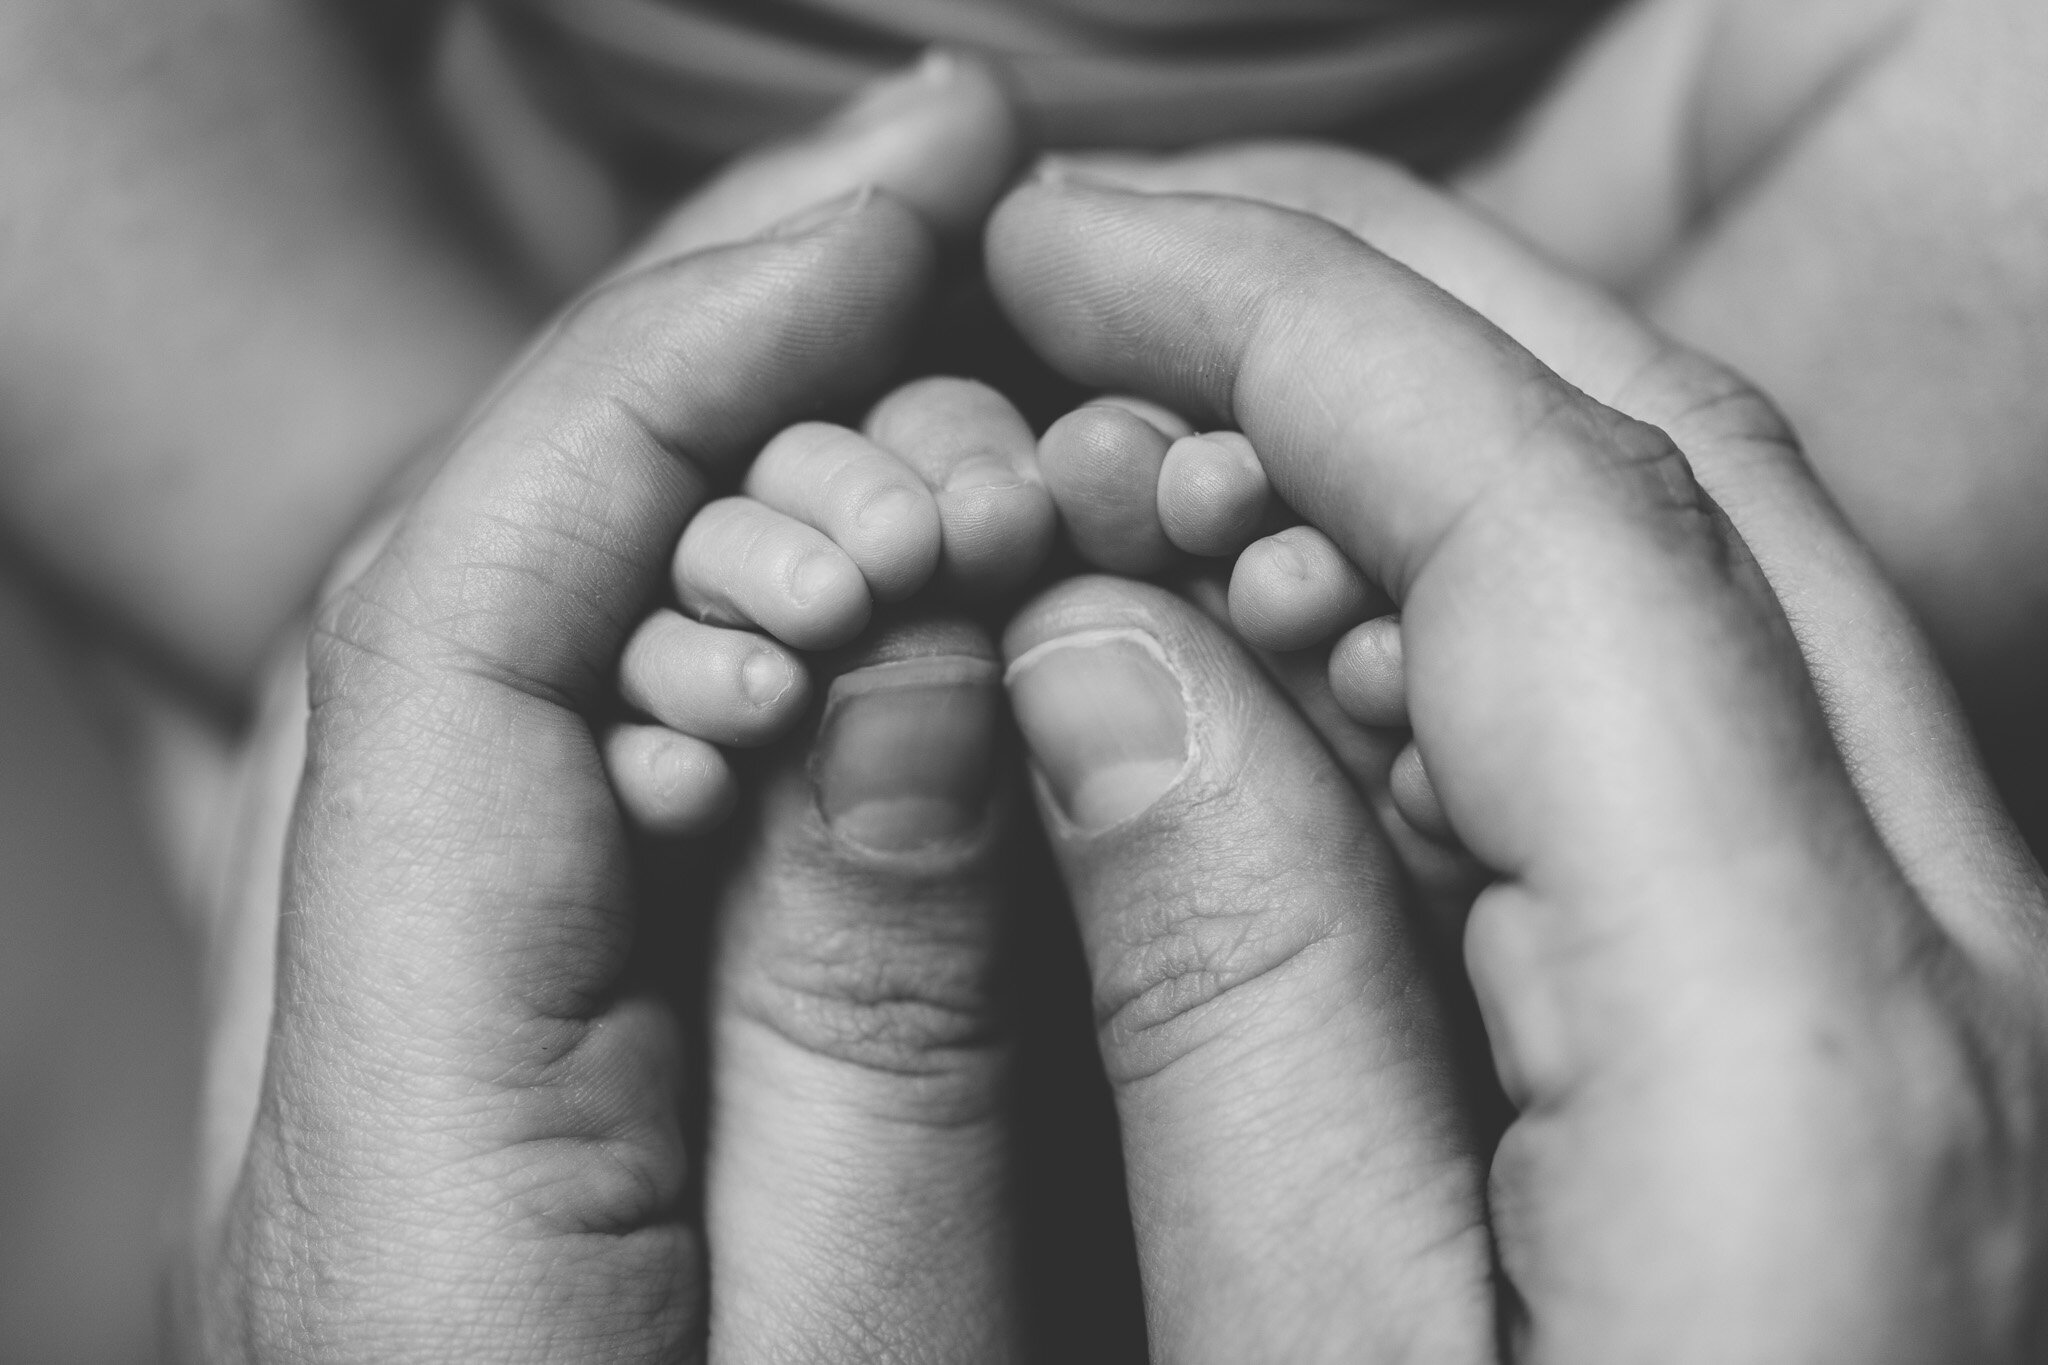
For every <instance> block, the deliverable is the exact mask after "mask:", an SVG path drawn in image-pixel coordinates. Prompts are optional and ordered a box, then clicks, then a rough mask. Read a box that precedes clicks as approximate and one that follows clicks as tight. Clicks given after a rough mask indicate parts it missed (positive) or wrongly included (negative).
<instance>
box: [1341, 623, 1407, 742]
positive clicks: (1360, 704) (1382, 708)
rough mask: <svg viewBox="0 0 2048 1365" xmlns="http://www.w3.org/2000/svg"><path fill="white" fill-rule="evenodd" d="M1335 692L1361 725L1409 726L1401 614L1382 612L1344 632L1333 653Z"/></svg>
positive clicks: (1343, 706) (1394, 727)
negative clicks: (1399, 615)
mask: <svg viewBox="0 0 2048 1365" xmlns="http://www.w3.org/2000/svg"><path fill="white" fill-rule="evenodd" d="M1330 691H1331V692H1332V693H1333V694H1334V695H1335V696H1336V698H1337V705H1338V707H1339V708H1340V709H1341V710H1342V711H1343V712H1344V714H1345V715H1347V716H1349V717H1351V719H1353V720H1355V721H1357V722H1358V723H1359V724H1360V725H1370V726H1375V727H1378V728H1381V729H1399V728H1404V727H1406V725H1407V724H1408V679H1407V674H1406V672H1405V670H1404V667H1403V658H1402V654H1401V618H1400V617H1398V616H1378V617H1374V618H1373V619H1372V620H1370V621H1367V622H1366V623H1365V624H1364V625H1361V626H1356V627H1354V628H1352V629H1351V630H1349V631H1347V632H1345V634H1344V637H1343V638H1342V639H1340V640H1338V641H1337V644H1336V647H1335V648H1334V649H1332V650H1331V651H1330Z"/></svg>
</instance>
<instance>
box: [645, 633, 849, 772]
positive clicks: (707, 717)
mask: <svg viewBox="0 0 2048 1365" xmlns="http://www.w3.org/2000/svg"><path fill="white" fill-rule="evenodd" d="M619 692H620V695H621V696H622V697H623V698H624V699H625V701H626V704H627V705H629V706H632V707H634V708H635V709H636V710H639V711H641V712H644V713H645V714H647V715H650V716H652V717H654V718H655V719H656V720H658V721H660V722H661V723H662V724H663V725H665V726H668V727H669V728H670V729H672V730H677V731H680V732H682V733H683V734H686V735H691V736H695V737H696V738H698V739H702V740H706V741H708V742H710V743H713V744H725V745H732V746H735V747H754V746H757V745H762V744H768V743H772V742H773V741H775V740H777V739H780V738H781V737H782V736H783V735H785V734H787V733H789V731H790V729H791V727H793V726H794V725H795V724H796V722H797V721H798V719H800V718H801V717H802V715H803V712H804V708H805V707H806V706H807V705H809V703H810V675H809V673H808V671H807V670H806V669H805V668H804V665H803V663H802V661H801V660H799V659H798V658H796V656H794V655H793V654H791V653H790V651H789V650H787V649H785V648H783V647H782V646H781V645H779V644H777V643H775V642H774V641H773V640H770V639H767V638H765V637H763V636H760V635H756V634H754V633H753V632H751V631H744V630H730V629H726V628H724V627H720V626H712V625H706V624H704V623H703V622H701V621H692V620H690V619H689V618H688V617H686V616H682V615H679V614H678V613H676V612H672V611H660V612H656V613H655V614H654V615H653V616H650V617H649V618H648V619H647V620H646V621H645V622H643V623H642V624H641V626H640V629H639V630H637V631H635V632H634V633H633V638H632V639H631V640H629V641H627V643H626V652H625V654H624V655H623V656H622V657H621V658H620V661H619Z"/></svg>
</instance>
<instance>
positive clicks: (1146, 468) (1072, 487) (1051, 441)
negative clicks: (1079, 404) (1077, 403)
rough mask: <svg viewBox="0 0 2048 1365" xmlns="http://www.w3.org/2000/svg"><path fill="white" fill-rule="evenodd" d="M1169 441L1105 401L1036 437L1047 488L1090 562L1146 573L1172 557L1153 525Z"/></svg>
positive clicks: (1155, 570) (1167, 543)
mask: <svg viewBox="0 0 2048 1365" xmlns="http://www.w3.org/2000/svg"><path fill="white" fill-rule="evenodd" d="M1169 445H1170V442H1169V441H1168V440H1167V438H1166V436H1165V434H1164V433H1163V432H1161V431H1160V430H1159V429H1158V428H1157V427H1155V426H1153V425H1152V424H1151V423H1150V422H1148V421H1146V420H1145V419H1144V418H1142V417H1139V416H1138V415H1136V414H1135V413H1133V412H1131V411H1130V410H1129V409H1128V408H1124V407H1121V406H1117V405H1114V404H1108V403H1094V404H1090V405H1089V406H1087V407H1084V408H1079V409H1076V410H1075V411H1073V412H1070V413H1068V414H1067V415H1066V416H1065V417H1062V418H1060V420H1059V421H1057V422H1055V423H1053V424H1052V426H1051V428H1050V429H1048V430H1047V431H1046V433H1045V436H1044V438H1043V439H1042V440H1040V441H1039V443H1038V460H1039V465H1040V467H1041V468H1042V469H1043V471H1044V475H1045V485H1046V488H1047V489H1048V490H1049V491H1050V492H1051V494H1052V499H1053V502H1054V504H1055V505H1056V506H1057V507H1058V508H1059V514H1060V521H1061V523H1062V524H1063V525H1065V527H1066V528H1067V537H1068V539H1069V540H1071V541H1072V542H1073V545H1074V549H1075V550H1076V551H1077V552H1078V553H1079V554H1080V556H1081V557H1082V558H1083V559H1084V560H1086V561H1087V562H1088V563H1089V564H1091V565H1094V566H1095V567H1097V568H1101V569H1106V570H1108V571H1110V572H1112V573H1120V574H1131V575H1144V574H1156V573H1159V572H1161V571H1163V570H1165V569H1166V568H1168V567H1170V566H1171V565H1172V564H1173V563H1174V562H1175V560H1176V559H1177V558H1178V552H1177V551H1176V549H1175V547H1174V544H1173V542H1172V541H1170V540H1169V539H1167V536H1166V531H1165V529H1164V528H1163V527H1162V526H1161V525H1160V524H1159V471H1160V468H1161V466H1162V465H1163V464H1164V463H1165V460H1166V452H1167V450H1168V448H1169Z"/></svg>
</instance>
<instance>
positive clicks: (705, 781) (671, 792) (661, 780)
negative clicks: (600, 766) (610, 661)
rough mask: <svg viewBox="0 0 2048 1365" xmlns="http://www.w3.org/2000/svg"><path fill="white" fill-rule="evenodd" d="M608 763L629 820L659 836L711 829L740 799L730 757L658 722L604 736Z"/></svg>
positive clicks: (673, 835) (648, 832) (691, 833)
mask: <svg viewBox="0 0 2048 1365" xmlns="http://www.w3.org/2000/svg"><path fill="white" fill-rule="evenodd" d="M604 765H605V771H606V772H607V773H608V774H610V776H611V780H612V791H613V792H614V793H616V794H617V796H618V798H619V805H620V806H621V807H622V808H623V809H624V810H625V812H626V815H627V816H628V818H630V819H631V820H632V821H633V824H634V826H635V827H636V828H638V829H640V830H641V831H642V832H643V833H647V834H651V835H655V836H657V837H661V838H680V837H684V836H687V835H694V834H704V833H707V832H708V831H710V830H712V829H715V828H716V827H717V826H718V825H720V824H722V823H723V822H724V820H725V818H726V817H727V816H728V815H730V814H731V813H732V810H733V807H734V806H735V805H736V804H737V803H738V801H739V784H738V783H737V782H736V781H735V780H734V778H733V773H732V768H731V766H730V765H729V764H727V763H726V761H725V755H723V754H721V753H719V752H718V750H717V748H715V747H714V746H712V745H710V744H707V743H705V742H704V741H703V740H701V739H697V738H695V737H693V736H690V735H679V734H677V733H676V732H675V731H673V730H669V729H664V728H663V727H661V726H659V725H620V726H616V727H614V728H613V729H612V730H611V732H610V733H609V734H607V735H606V736H605V739H604Z"/></svg>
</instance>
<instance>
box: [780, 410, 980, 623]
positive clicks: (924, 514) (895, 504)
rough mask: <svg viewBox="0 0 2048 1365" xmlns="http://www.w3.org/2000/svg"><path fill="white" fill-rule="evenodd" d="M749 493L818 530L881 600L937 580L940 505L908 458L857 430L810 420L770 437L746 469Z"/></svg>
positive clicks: (891, 599) (898, 597)
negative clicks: (908, 463) (837, 548)
mask: <svg viewBox="0 0 2048 1365" xmlns="http://www.w3.org/2000/svg"><path fill="white" fill-rule="evenodd" d="M746 492H747V494H748V496H750V497H752V498H754V499H755V500H757V501H759V502H760V503H762V504H763V505H764V506H767V507H770V508H773V509H774V510H775V511H778V512H781V513H782V514H783V515H785V516H788V517H792V518H794V519H795V520H797V521H800V522H802V523H804V524H805V525H807V526H809V527H811V528H813V529H814V530H816V531H818V532H820V533H821V534H823V535H824V536H826V537H827V538H828V539H830V540H831V541H832V542H833V543H834V544H835V545H837V546H838V547H839V548H840V549H841V550H842V551H843V552H844V553H845V554H846V556H847V558H848V559H850V560H852V561H853V564H854V566H855V567H856V568H858V569H859V570H860V572H861V575H862V577H863V578H865V579H866V581H867V585H868V589H869V591H870V592H872V593H873V595H874V597H875V598H876V600H878V601H883V602H896V601H901V600H902V599H904V598H906V597H908V596H910V595H911V594H912V593H914V592H916V591H917V590H918V589H919V588H922V587H923V586H924V585H925V584H926V583H927V582H929V581H930V580H931V576H932V573H933V571H934V570H935V569H936V568H937V567H938V563H939V553H940V548H941V533H940V522H939V509H938V505H937V503H936V502H935V501H934V500H933V498H932V494H931V491H930V490H929V489H927V488H926V487H925V484H924V481H923V480H922V479H920V478H919V477H918V476H917V473H916V471H914V470H913V469H911V468H910V467H909V466H908V465H906V464H905V463H904V462H903V461H902V460H900V459H898V458H897V457H896V456H895V455H893V454H891V453H890V452H889V451H887V450H884V449H883V448H882V447H880V446H879V445H877V444H875V443H874V442H873V441H871V440H869V439H868V438H867V437H865V436H863V435H861V434H860V433H859V432H857V431H851V430H849V429H847V428H845V427H839V426H832V425H830V424H827V423H824V422H805V423H802V424H800V425H798V426H794V427H791V428H789V429H788V430H786V431H784V432H782V433H781V434H780V435H778V436H777V437H776V438H775V439H774V440H772V441H770V442H769V443H768V445H767V447H766V448H764V449H763V450H762V452H761V454H760V456H759V457H758V458H757V459H756V460H755V461H754V465H753V468H752V469H751V470H749V471H748V474H747V482H746Z"/></svg>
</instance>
